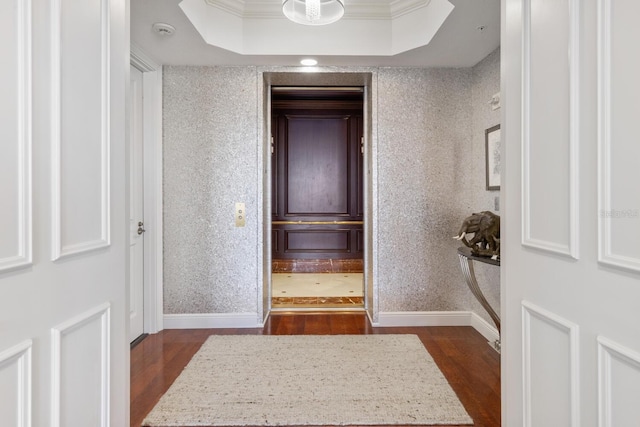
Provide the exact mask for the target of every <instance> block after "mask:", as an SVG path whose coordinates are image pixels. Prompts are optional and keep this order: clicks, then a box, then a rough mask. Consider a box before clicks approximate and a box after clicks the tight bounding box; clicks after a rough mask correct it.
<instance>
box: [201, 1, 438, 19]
mask: <svg viewBox="0 0 640 427" xmlns="http://www.w3.org/2000/svg"><path fill="white" fill-rule="evenodd" d="M205 3H206V4H207V5H209V6H211V7H214V8H216V9H219V10H222V11H224V12H227V13H230V14H232V15H234V16H237V17H239V18H243V19H244V18H246V19H280V18H282V19H284V18H285V17H284V16H283V14H282V10H281V5H280V3H275V2H273V1H265V0H247V1H245V0H205ZM429 3H431V0H394V1H392V2H391V3H389V2H388V1H386V0H350V1H349V2H348V3H347V5H346V10H345V14H344V19H370V20H376V19H380V20H393V19H395V18H398V17H400V16H402V15H405V14H407V13H411V12H413V11H415V10H417V9H420V8H423V7H427V6H428V5H429Z"/></svg>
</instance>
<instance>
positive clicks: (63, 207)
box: [51, 0, 110, 259]
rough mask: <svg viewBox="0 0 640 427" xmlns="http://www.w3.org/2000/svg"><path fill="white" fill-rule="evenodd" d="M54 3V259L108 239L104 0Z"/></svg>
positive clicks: (106, 8) (106, 1) (106, 5)
mask: <svg viewBox="0 0 640 427" xmlns="http://www.w3.org/2000/svg"><path fill="white" fill-rule="evenodd" d="M53 10H54V16H53V18H52V28H51V39H52V40H53V58H54V64H53V73H52V81H51V85H52V89H53V94H52V98H53V101H52V106H53V114H54V117H53V123H52V142H53V163H52V168H51V171H52V177H51V181H52V183H53V206H52V208H53V248H52V250H53V254H52V257H53V259H58V258H60V257H63V256H66V255H71V254H76V253H80V252H86V251H89V250H93V249H96V248H101V247H104V246H107V245H108V244H109V241H110V230H109V205H110V194H109V164H110V153H109V126H108V125H109V101H108V100H109V98H108V94H109V50H108V49H109V33H108V29H109V22H108V19H109V15H108V11H109V0H92V1H87V2H74V1H72V0H55V1H54V9H53ZM77 34H84V35H85V36H84V37H77ZM78 64H82V67H78ZM78 120H81V121H82V122H83V123H84V124H85V125H87V126H77V122H78Z"/></svg>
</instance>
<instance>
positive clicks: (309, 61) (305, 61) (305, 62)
mask: <svg viewBox="0 0 640 427" xmlns="http://www.w3.org/2000/svg"><path fill="white" fill-rule="evenodd" d="M300 64H302V65H304V66H307V67H313V66H314V65H318V61H316V60H315V59H312V58H305V59H303V60H301V61H300Z"/></svg>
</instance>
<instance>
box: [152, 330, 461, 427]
mask: <svg viewBox="0 0 640 427" xmlns="http://www.w3.org/2000/svg"><path fill="white" fill-rule="evenodd" d="M472 423H473V422H472V420H471V418H470V417H469V415H468V414H467V412H466V411H465V409H464V408H463V406H462V404H461V403H460V401H459V400H458V398H457V396H456V395H455V393H454V391H453V390H452V389H451V387H450V386H449V383H448V382H447V380H446V379H445V378H444V376H443V374H442V372H440V370H439V369H438V367H437V366H436V364H435V362H434V361H433V359H432V358H431V356H430V355H429V353H428V352H427V351H426V350H425V348H424V346H423V345H422V343H421V341H420V339H419V338H418V337H417V336H416V335H287V336H262V335H231V336H229V335H227V336H225V335H220V336H215V335H214V336H211V337H209V339H208V340H207V341H206V342H205V343H204V344H203V345H202V348H201V349H200V350H199V351H198V352H197V353H196V354H195V355H194V357H193V359H192V360H191V361H190V362H189V364H188V365H187V366H186V368H185V369H184V371H183V372H182V373H181V374H180V376H179V377H178V378H177V379H176V381H175V382H174V384H173V385H172V386H171V387H170V388H169V390H168V391H167V392H166V393H165V395H164V396H162V398H161V399H160V401H159V402H158V404H157V405H156V406H155V408H154V409H153V410H152V411H151V413H150V414H149V415H148V416H147V418H146V419H145V421H144V423H143V426H154V427H167V426H245V425H247V426H283V425H381V424H382V425H384V424H405V425H430V424H431V425H433V424H472Z"/></svg>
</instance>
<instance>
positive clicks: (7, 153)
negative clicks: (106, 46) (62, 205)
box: [0, 0, 32, 272]
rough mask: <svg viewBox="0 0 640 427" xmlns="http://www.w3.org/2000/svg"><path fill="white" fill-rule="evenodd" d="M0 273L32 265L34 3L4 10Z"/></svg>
mask: <svg viewBox="0 0 640 427" xmlns="http://www.w3.org/2000/svg"><path fill="white" fill-rule="evenodd" d="M0 17H1V18H0V23H2V25H0V37H1V38H2V47H1V48H0V53H1V54H2V57H3V58H11V59H13V61H11V62H8V63H6V64H3V66H2V67H0V93H1V94H2V97H3V98H4V101H5V102H3V103H2V108H0V141H1V143H2V156H0V200H2V203H3V208H2V209H0V272H2V271H3V270H10V269H14V268H19V267H23V266H25V265H28V264H30V263H31V258H32V248H31V229H32V218H31V116H32V108H31V107H32V105H31V87H32V80H31V2H30V1H28V0H25V1H20V0H11V1H4V2H2V3H1V4H0Z"/></svg>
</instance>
